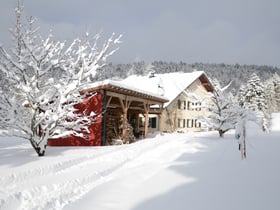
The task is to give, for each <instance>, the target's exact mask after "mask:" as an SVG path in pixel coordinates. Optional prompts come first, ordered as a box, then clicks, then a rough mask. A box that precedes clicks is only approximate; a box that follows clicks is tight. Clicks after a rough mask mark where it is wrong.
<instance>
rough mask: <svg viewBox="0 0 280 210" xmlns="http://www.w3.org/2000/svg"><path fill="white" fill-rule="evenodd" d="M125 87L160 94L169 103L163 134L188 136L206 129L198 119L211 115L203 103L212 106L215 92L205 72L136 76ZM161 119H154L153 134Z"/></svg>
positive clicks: (151, 121)
mask: <svg viewBox="0 0 280 210" xmlns="http://www.w3.org/2000/svg"><path fill="white" fill-rule="evenodd" d="M122 83H123V84H126V85H130V86H134V87H137V88H139V89H140V88H141V89H143V90H146V91H150V92H153V93H155V94H159V95H161V96H164V97H165V98H167V99H168V100H169V102H167V103H165V104H164V107H163V108H164V109H163V112H162V116H161V117H162V129H163V131H165V132H174V131H178V132H185V131H201V130H202V129H204V127H203V125H201V123H200V122H199V121H198V118H199V116H207V115H209V113H208V112H207V110H206V109H205V108H203V103H211V102H210V101H209V97H208V93H209V92H213V85H212V84H211V82H210V80H209V79H208V77H207V76H206V74H205V73H204V72H203V71H194V72H191V73H182V72H176V73H167V74H155V75H154V76H153V77H149V76H136V75H133V76H130V77H128V78H126V79H124V80H123V81H122ZM155 110H156V108H155ZM158 116H159V115H150V124H149V129H150V130H158V129H159V127H158V125H159V118H158Z"/></svg>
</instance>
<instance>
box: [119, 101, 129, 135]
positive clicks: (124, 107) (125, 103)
mask: <svg viewBox="0 0 280 210" xmlns="http://www.w3.org/2000/svg"><path fill="white" fill-rule="evenodd" d="M119 100H120V104H121V107H122V111H123V121H122V129H123V130H122V136H125V135H126V125H127V110H128V108H129V106H130V104H131V101H128V100H127V98H125V100H124V101H123V100H122V99H121V98H119Z"/></svg>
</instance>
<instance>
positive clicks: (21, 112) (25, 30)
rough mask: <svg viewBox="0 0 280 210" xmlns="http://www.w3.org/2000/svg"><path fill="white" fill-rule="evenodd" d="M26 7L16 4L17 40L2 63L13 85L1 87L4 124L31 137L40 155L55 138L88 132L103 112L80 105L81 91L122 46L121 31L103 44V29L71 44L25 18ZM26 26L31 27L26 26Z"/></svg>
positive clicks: (13, 132)
mask: <svg viewBox="0 0 280 210" xmlns="http://www.w3.org/2000/svg"><path fill="white" fill-rule="evenodd" d="M21 18H22V7H19V6H18V8H17V9H16V19H17V20H16V29H15V30H12V32H13V37H14V40H15V41H16V42H17V43H15V47H14V49H13V50H11V51H9V52H7V51H6V50H5V49H4V48H3V47H0V56H1V63H0V69H1V71H2V74H3V75H4V76H5V79H6V80H7V81H8V83H7V85H8V86H9V88H8V89H9V91H1V96H0V97H1V102H0V116H1V119H0V124H1V126H2V128H1V129H4V131H5V132H4V134H5V135H12V136H20V137H22V138H26V139H28V140H29V141H30V143H31V145H32V146H33V148H34V149H35V151H36V152H37V153H38V155H39V156H43V155H44V154H45V149H46V146H47V142H48V139H49V138H51V137H52V138H55V137H58V136H62V135H82V132H80V131H81V130H83V131H87V127H88V125H90V124H91V123H92V121H93V120H94V119H95V118H96V117H98V116H96V114H95V113H90V114H86V113H81V112H78V111H77V109H76V108H75V105H76V104H79V103H82V102H83V101H84V99H85V98H86V97H93V96H94V93H93V94H91V95H81V94H80V91H81V89H82V88H83V86H85V85H86V84H87V83H88V82H91V81H92V78H94V76H95V74H96V71H97V70H98V69H100V68H102V67H103V66H104V65H105V64H106V61H107V58H108V57H109V56H111V55H112V54H113V53H114V52H115V51H116V50H117V47H116V45H118V44H119V43H120V42H121V41H120V40H121V36H116V35H115V34H112V36H111V37H110V38H109V39H108V40H107V41H106V42H105V43H104V44H103V46H102V47H101V49H98V47H97V46H98V41H99V37H100V35H99V34H98V35H95V36H94V37H93V39H90V35H89V34H88V33H87V34H86V38H85V39H78V38H77V39H75V40H74V41H73V42H72V43H71V44H69V45H68V46H67V44H66V43H65V42H59V41H54V39H53V36H52V34H49V35H48V37H47V38H45V39H44V38H42V37H41V36H40V35H39V34H38V30H37V29H36V30H33V25H34V19H33V18H30V19H28V20H27V23H26V24H23V23H22V19H21ZM24 26H25V27H24Z"/></svg>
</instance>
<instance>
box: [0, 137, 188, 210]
mask: <svg viewBox="0 0 280 210" xmlns="http://www.w3.org/2000/svg"><path fill="white" fill-rule="evenodd" d="M167 139H170V136H169V135H167V136H166V137H165V139H164V138H163V139H162V140H161V141H157V140H152V139H151V140H149V141H148V140H146V141H140V142H138V143H135V144H131V145H123V146H120V147H118V146H114V147H104V148H85V149H81V148H78V151H79V152H81V153H84V155H81V154H77V153H76V152H75V151H74V152H73V153H74V155H73V154H72V156H73V157H71V158H69V157H67V154H68V153H70V151H67V152H66V154H64V155H61V156H60V155H58V156H57V157H52V156H51V154H52V150H59V148H49V151H48V152H49V155H50V157H48V156H47V157H44V158H42V159H40V158H37V157H36V156H35V157H34V159H33V161H35V162H36V164H34V165H33V167H29V163H28V162H26V164H24V165H21V166H18V167H17V168H16V169H15V170H16V171H15V172H14V173H10V174H7V175H5V174H3V175H2V176H1V178H0V186H1V188H2V189H5V192H4V190H2V189H0V198H1V203H0V205H2V208H3V209H16V208H20V209H62V208H63V207H64V206H65V205H67V204H69V203H72V202H74V201H75V200H77V199H78V198H80V197H82V196H83V195H84V194H86V193H87V192H89V191H90V190H92V189H94V188H95V187H97V186H98V185H101V184H104V183H106V182H108V181H111V180H113V179H117V178H121V177H123V176H129V174H131V173H136V172H132V171H133V168H138V170H140V169H141V170H143V168H141V167H140V169H139V165H140V166H142V167H147V166H146V164H147V162H150V164H153V168H154V169H155V170H153V171H150V172H148V173H147V174H146V175H145V176H146V177H149V176H152V174H154V173H156V167H162V164H161V163H165V164H166V163H167V162H168V161H171V160H173V159H175V158H176V157H177V156H178V155H180V148H181V144H182V143H183V142H184V141H180V140H178V141H176V143H175V144H174V142H172V141H170V140H167ZM184 139H185V137H184ZM7 149H8V148H7ZM76 149H77V148H74V149H71V150H76ZM172 149H173V150H174V149H176V150H177V151H178V152H176V153H174V152H172ZM64 150H67V149H65V148H64ZM30 152H31V151H30ZM181 152H183V151H181ZM174 154H175V155H174ZM75 156H76V157H75ZM23 158H24V157H23ZM48 158H50V159H51V160H48ZM152 160H154V162H153V161H152ZM159 160H160V162H159ZM27 161H28V160H27ZM148 167H149V168H150V167H151V166H148ZM49 180H52V181H51V182H50V181H49ZM46 183H47V184H46ZM7 192H8V193H7Z"/></svg>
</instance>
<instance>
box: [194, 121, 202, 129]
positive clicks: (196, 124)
mask: <svg viewBox="0 0 280 210" xmlns="http://www.w3.org/2000/svg"><path fill="white" fill-rule="evenodd" d="M195 127H196V128H201V123H200V122H199V121H198V120H195Z"/></svg>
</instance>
